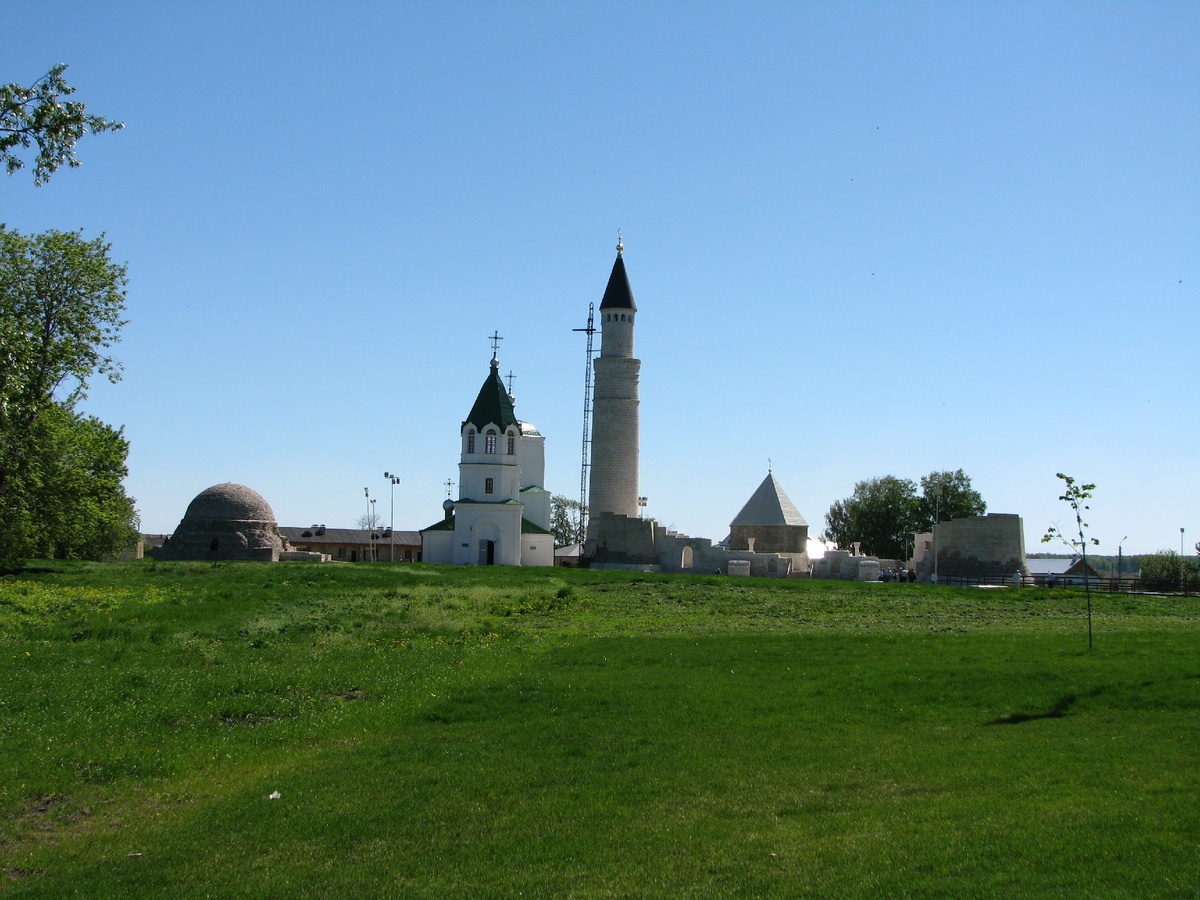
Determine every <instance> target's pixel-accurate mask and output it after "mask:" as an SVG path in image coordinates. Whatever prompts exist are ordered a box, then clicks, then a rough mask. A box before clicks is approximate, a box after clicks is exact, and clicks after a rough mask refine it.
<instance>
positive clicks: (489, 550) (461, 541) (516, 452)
mask: <svg viewBox="0 0 1200 900" xmlns="http://www.w3.org/2000/svg"><path fill="white" fill-rule="evenodd" d="M460 438H461V441H462V446H461V451H460V456H459V463H458V499H457V500H447V501H446V502H445V504H443V506H444V508H445V511H446V515H445V518H444V519H443V520H442V521H441V522H438V523H437V524H436V525H431V526H430V527H429V528H425V529H422V531H421V552H422V559H423V560H424V561H425V562H431V563H453V564H455V565H480V566H552V565H554V535H553V534H552V533H551V532H550V530H549V529H550V494H549V492H548V491H546V489H545V488H544V487H543V485H542V482H543V481H544V480H545V471H546V449H545V444H546V439H545V438H544V437H542V435H541V434H539V433H538V430H537V428H535V427H534V426H533V425H531V424H530V423H528V422H521V421H519V420H518V419H517V417H516V413H515V412H514V411H513V397H512V396H511V395H510V394H509V392H508V391H507V390H506V389H505V387H504V381H503V380H502V379H501V377H500V362H499V360H498V359H497V357H496V355H495V354H493V355H492V365H491V371H490V372H489V373H488V377H487V380H486V381H484V383H483V387H481V388H480V389H479V396H478V397H476V398H475V405H474V406H472V407H471V412H470V414H469V415H468V416H467V418H466V420H465V421H464V422H463V423H462V428H461V430H460Z"/></svg>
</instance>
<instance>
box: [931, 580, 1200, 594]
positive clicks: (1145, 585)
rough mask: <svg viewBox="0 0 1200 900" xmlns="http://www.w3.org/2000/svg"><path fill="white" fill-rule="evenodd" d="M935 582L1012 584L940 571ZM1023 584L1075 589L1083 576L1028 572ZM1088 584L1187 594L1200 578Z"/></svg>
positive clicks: (1199, 589)
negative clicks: (1180, 588)
mask: <svg viewBox="0 0 1200 900" xmlns="http://www.w3.org/2000/svg"><path fill="white" fill-rule="evenodd" d="M938 584H943V585H955V586H963V587H1011V586H1012V576H1011V575H1009V576H1004V575H995V576H983V577H972V576H967V575H940V576H938ZM1021 586H1022V587H1027V588H1028V587H1039V588H1048V589H1051V590H1053V589H1055V588H1069V589H1074V590H1082V589H1083V586H1084V584H1083V578H1082V576H1078V575H1073V576H1070V577H1064V576H1062V575H1056V576H1054V577H1053V578H1051V577H1050V576H1048V575H1029V576H1026V577H1025V579H1024V580H1023V581H1022V582H1021ZM1088 586H1089V587H1090V588H1091V589H1092V590H1093V591H1098V592H1100V593H1102V594H1179V593H1182V594H1183V596H1185V597H1187V596H1189V595H1193V594H1197V593H1200V578H1195V577H1188V578H1187V579H1185V581H1184V583H1183V591H1182V592H1181V591H1180V590H1179V579H1178V578H1129V577H1125V578H1116V577H1115V576H1114V577H1111V578H1100V577H1092V578H1088Z"/></svg>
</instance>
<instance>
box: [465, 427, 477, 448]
mask: <svg viewBox="0 0 1200 900" xmlns="http://www.w3.org/2000/svg"><path fill="white" fill-rule="evenodd" d="M467 452H468V453H474V452H475V429H474V428H472V429H471V430H470V431H468V432H467Z"/></svg>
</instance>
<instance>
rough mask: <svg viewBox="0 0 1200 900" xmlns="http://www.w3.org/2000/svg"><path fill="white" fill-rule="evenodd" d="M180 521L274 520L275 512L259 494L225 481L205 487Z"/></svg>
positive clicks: (271, 521)
mask: <svg viewBox="0 0 1200 900" xmlns="http://www.w3.org/2000/svg"><path fill="white" fill-rule="evenodd" d="M183 520H184V521H185V522H189V521H209V522H212V521H225V522H270V523H271V524H274V523H275V513H274V512H272V511H271V507H270V505H269V504H268V503H267V501H266V500H264V499H263V496H262V494H260V493H258V491H253V490H251V489H250V488H248V487H246V486H245V485H243V484H234V483H232V482H228V481H227V482H225V484H215V485H213V486H212V487H210V488H206V489H205V490H203V491H201V492H200V493H199V494H197V495H196V499H194V500H193V501H192V502H191V503H189V504H188V508H187V512H185V513H184V514H183Z"/></svg>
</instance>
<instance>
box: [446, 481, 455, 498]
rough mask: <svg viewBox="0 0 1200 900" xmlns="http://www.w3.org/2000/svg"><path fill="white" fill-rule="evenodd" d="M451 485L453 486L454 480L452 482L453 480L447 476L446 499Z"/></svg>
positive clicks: (448, 496)
mask: <svg viewBox="0 0 1200 900" xmlns="http://www.w3.org/2000/svg"><path fill="white" fill-rule="evenodd" d="M452 487H454V482H453V481H451V480H450V479H449V478H447V479H446V499H447V500H449V499H450V489H451V488H452Z"/></svg>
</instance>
